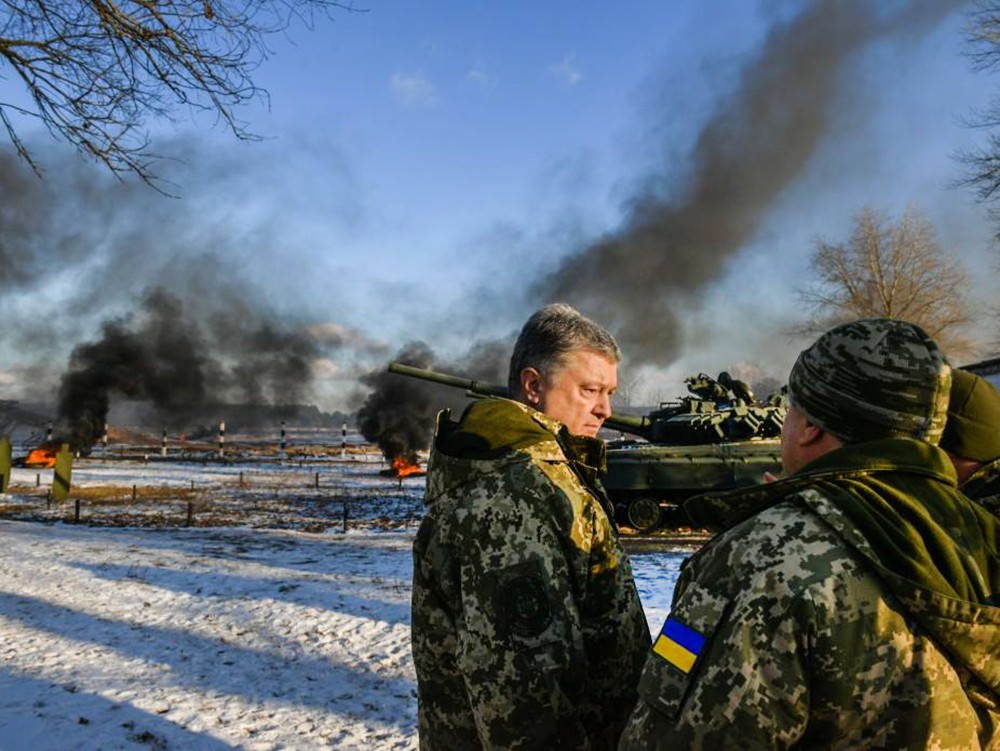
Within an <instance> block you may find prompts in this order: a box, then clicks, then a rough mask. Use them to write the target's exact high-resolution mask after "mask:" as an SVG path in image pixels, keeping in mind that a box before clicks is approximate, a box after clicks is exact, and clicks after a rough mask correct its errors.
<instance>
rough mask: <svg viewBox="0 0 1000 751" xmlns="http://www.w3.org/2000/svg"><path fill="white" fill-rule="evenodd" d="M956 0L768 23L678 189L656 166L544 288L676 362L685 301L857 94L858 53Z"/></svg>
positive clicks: (836, 1)
mask: <svg viewBox="0 0 1000 751" xmlns="http://www.w3.org/2000/svg"><path fill="white" fill-rule="evenodd" d="M961 4H962V3H960V2H958V1H957V0H909V1H908V2H900V3H895V4H890V3H876V2H870V1H869V0H819V1H818V2H812V3H808V4H807V5H806V7H805V10H804V11H802V12H801V13H800V14H799V15H798V16H797V17H795V18H793V19H792V20H791V21H789V22H787V23H784V24H782V25H779V26H776V27H775V28H774V29H773V30H772V31H771V32H770V34H769V36H768V37H767V39H766V40H765V42H764V44H763V46H762V48H761V51H760V53H759V54H758V55H757V57H756V59H754V60H752V61H751V62H750V63H749V64H748V65H747V66H746V68H745V69H744V70H743V72H742V75H741V76H740V80H739V84H738V86H737V88H736V90H735V92H734V93H733V94H732V95H731V96H730V97H728V99H727V100H725V101H723V102H722V103H721V104H720V106H719V107H718V109H717V111H716V113H715V115H714V116H713V117H712V118H711V119H710V120H709V121H708V122H707V123H706V125H705V126H704V128H703V129H702V131H701V133H700V135H699V136H698V139H697V142H696V145H695V146H694V150H693V154H692V155H691V171H690V175H688V176H687V177H686V179H685V185H684V190H683V191H681V195H680V197H673V196H676V195H677V191H672V188H673V179H668V178H665V177H659V176H655V175H654V176H653V177H650V178H649V179H648V180H646V181H645V182H644V183H643V190H642V191H641V192H639V193H638V194H637V195H635V196H634V197H633V198H632V199H631V201H630V204H629V209H628V212H627V218H626V220H625V222H624V226H623V227H622V228H621V229H620V230H619V231H617V232H614V233H612V234H609V235H607V236H605V237H603V238H601V239H600V240H599V241H598V242H596V243H594V244H593V245H592V246H591V247H588V248H586V249H584V250H583V251H582V252H580V253H578V254H576V255H574V256H572V257H570V258H568V259H566V260H565V262H563V263H562V264H561V266H560V268H559V269H557V271H556V272H555V273H554V274H552V275H551V276H550V277H549V278H548V279H547V280H545V282H544V283H542V284H541V285H539V287H538V289H537V290H536V292H537V296H538V298H539V299H540V300H541V301H544V302H547V301H549V300H562V299H565V300H566V301H567V302H570V303H572V304H574V305H577V306H578V307H580V308H581V309H584V310H586V311H587V312H588V313H590V314H592V315H593V316H594V317H595V318H596V319H597V320H599V321H601V322H602V323H604V324H605V325H608V326H611V327H613V329H614V330H615V331H616V332H617V334H618V337H619V341H620V344H621V345H622V348H623V350H624V351H626V352H627V353H628V355H629V358H630V359H631V360H632V361H633V362H646V363H654V364H660V365H662V364H667V363H669V362H671V361H672V360H673V359H675V358H676V357H677V355H678V354H679V349H680V345H681V341H680V336H681V334H680V326H679V320H678V315H679V314H680V313H681V311H680V310H679V306H680V305H681V304H683V302H682V301H685V300H691V299H692V298H693V293H697V292H698V291H700V290H701V289H702V288H703V287H704V286H706V285H707V284H708V283H710V282H712V281H713V280H715V279H716V278H717V277H718V276H719V275H720V274H721V272H722V271H723V267H724V265H725V264H726V262H727V261H729V260H730V259H731V258H732V257H733V256H734V254H735V253H736V252H737V251H739V250H740V249H741V248H742V247H743V246H744V245H745V243H746V242H747V241H748V240H750V239H751V237H752V235H753V234H754V232H755V231H756V230H757V229H758V227H759V226H760V224H761V221H762V219H763V218H764V217H765V216H766V214H767V210H768V209H769V208H770V207H771V205H772V204H773V203H774V202H775V200H776V199H777V198H778V197H779V195H780V194H781V192H782V191H783V190H784V189H785V188H786V187H788V186H789V185H790V184H791V183H792V182H793V181H794V180H795V179H796V178H797V177H798V176H800V175H801V174H802V172H803V170H804V168H805V167H806V165H807V163H808V162H809V159H810V158H811V157H812V156H813V154H815V153H816V151H817V149H818V148H819V146H820V145H821V144H822V143H823V140H824V136H825V135H826V134H827V133H828V130H829V126H830V124H831V122H832V120H833V119H834V117H835V116H836V115H838V114H842V111H843V110H844V109H846V108H848V107H850V106H852V102H851V99H850V95H851V93H852V88H855V87H858V86H859V85H860V84H859V82H858V80H857V79H856V78H855V79H853V80H852V79H851V77H850V75H849V74H850V72H851V70H850V63H851V62H852V61H853V60H854V59H855V58H856V55H857V54H858V53H859V52H860V51H862V50H863V49H864V47H865V46H866V45H868V44H870V43H872V42H875V41H879V40H883V39H888V38H892V37H901V36H904V35H913V34H918V33H921V32H923V31H926V30H927V29H928V28H931V27H932V26H933V25H934V24H936V23H938V22H939V21H941V20H942V19H943V18H945V17H946V16H947V15H948V14H949V13H950V12H951V11H952V10H953V9H955V8H956V7H959V6H960V5H961ZM679 114H680V115H681V116H683V114H682V113H679ZM664 169H665V168H664ZM668 196H671V197H668Z"/></svg>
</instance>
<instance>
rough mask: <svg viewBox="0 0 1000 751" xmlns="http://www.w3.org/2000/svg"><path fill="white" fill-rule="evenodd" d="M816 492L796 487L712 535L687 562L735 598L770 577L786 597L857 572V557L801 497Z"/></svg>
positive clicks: (701, 576)
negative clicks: (748, 585) (747, 586)
mask: <svg viewBox="0 0 1000 751" xmlns="http://www.w3.org/2000/svg"><path fill="white" fill-rule="evenodd" d="M817 492H818V491H816V490H815V489H812V488H808V487H806V488H800V489H799V490H797V491H795V492H794V493H791V494H789V495H787V496H786V497H784V498H782V499H780V500H778V501H777V502H776V503H774V504H773V505H771V506H769V507H767V508H765V509H763V510H761V511H760V512H758V513H757V514H754V515H753V516H751V517H750V518H749V519H746V520H745V521H743V522H741V523H740V524H737V525H736V526H734V527H732V528H731V529H729V530H727V531H725V532H723V533H721V534H719V535H717V536H716V537H715V538H713V539H712V540H711V542H709V543H708V545H706V546H705V548H703V549H702V551H700V552H699V553H698V554H697V555H696V556H695V558H694V559H692V563H693V564H694V565H695V567H696V572H697V575H698V576H699V577H700V578H705V579H712V578H718V580H719V581H722V582H725V583H726V586H727V587H728V588H731V589H733V591H734V593H735V592H736V591H737V590H739V589H740V588H741V587H743V586H745V583H746V582H747V581H754V580H757V579H759V578H760V577H772V576H773V577H774V578H775V580H776V581H779V582H781V583H782V585H781V590H782V591H783V592H785V593H786V594H789V595H791V594H794V593H796V592H799V591H802V590H804V589H805V588H807V587H811V586H813V585H815V584H816V583H817V582H823V581H825V580H827V579H829V578H830V577H833V576H839V575H840V574H841V573H842V572H843V571H845V570H849V569H851V570H853V569H857V568H858V566H859V564H860V561H859V559H858V558H857V556H856V554H855V553H854V552H853V551H852V550H851V549H850V547H849V546H847V545H845V544H844V541H843V539H842V538H841V537H840V536H839V535H838V534H837V533H836V532H835V530H834V529H833V528H831V527H830V526H829V525H828V524H827V523H826V522H825V520H823V519H822V518H821V517H819V516H817V515H816V514H815V513H814V512H813V511H812V510H811V509H810V508H809V507H808V506H807V505H806V503H805V502H804V498H803V495H807V494H816V493H817ZM692 573H695V572H692Z"/></svg>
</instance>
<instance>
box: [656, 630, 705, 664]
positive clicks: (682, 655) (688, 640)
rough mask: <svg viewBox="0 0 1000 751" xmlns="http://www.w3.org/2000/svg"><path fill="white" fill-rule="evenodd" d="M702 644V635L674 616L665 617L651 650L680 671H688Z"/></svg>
mask: <svg viewBox="0 0 1000 751" xmlns="http://www.w3.org/2000/svg"><path fill="white" fill-rule="evenodd" d="M704 646H705V637H704V636H702V635H701V634H699V633H698V632H697V631H695V630H694V629H693V628H691V627H690V626H685V625H684V624H683V623H681V622H680V621H678V620H675V619H674V618H667V622H666V623H664V624H663V628H662V629H661V630H660V635H659V636H657V637H656V641H655V642H653V651H654V652H656V654H658V655H659V656H660V657H662V658H663V659H664V660H666V661H667V662H669V663H670V664H671V665H673V666H674V667H675V668H677V669H678V670H680V671H681V672H682V673H690V672H691V668H693V667H694V663H695V661H696V660H697V659H698V655H700V654H701V650H702V647H704Z"/></svg>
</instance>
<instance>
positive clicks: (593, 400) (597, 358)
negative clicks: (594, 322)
mask: <svg viewBox="0 0 1000 751" xmlns="http://www.w3.org/2000/svg"><path fill="white" fill-rule="evenodd" d="M529 370H530V369H529ZM617 388H618V365H617V364H616V363H615V362H614V361H612V360H609V359H608V358H607V357H605V356H604V355H602V354H598V353H597V352H591V351H589V350H578V351H576V352H572V353H570V354H569V355H567V357H566V358H565V362H564V363H563V366H562V367H561V368H559V369H558V370H556V371H555V372H554V373H553V374H552V376H551V377H550V378H543V377H541V376H537V378H536V379H534V381H533V382H532V383H530V384H528V385H526V387H525V388H524V393H525V397H526V400H527V402H528V404H530V405H531V406H532V407H534V408H535V409H537V410H539V411H541V412H544V413H545V414H547V415H548V416H549V417H554V418H555V419H557V420H559V422H561V423H562V424H563V425H565V426H566V428H567V430H569V432H570V433H572V434H573V435H582V436H590V437H591V438H594V437H596V436H597V431H598V430H600V429H601V425H602V424H603V423H604V421H605V420H606V419H607V418H608V417H609V416H610V415H611V395H612V394H614V393H615V389H617Z"/></svg>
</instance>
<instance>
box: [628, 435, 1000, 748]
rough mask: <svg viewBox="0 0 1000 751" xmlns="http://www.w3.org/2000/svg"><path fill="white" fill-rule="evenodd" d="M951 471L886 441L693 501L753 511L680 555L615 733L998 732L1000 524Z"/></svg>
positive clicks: (999, 741) (907, 738) (838, 741)
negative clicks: (621, 727) (634, 697)
mask: <svg viewBox="0 0 1000 751" xmlns="http://www.w3.org/2000/svg"><path fill="white" fill-rule="evenodd" d="M955 482H956V480H955V473H954V469H953V468H952V466H951V463H950V462H949V460H948V458H947V455H946V454H945V453H944V452H942V451H940V450H939V449H937V448H935V447H933V446H930V445H929V444H926V443H921V442H918V441H910V440H906V439H890V440H886V441H873V442H871V443H867V444H857V445H855V446H849V447H845V448H843V449H839V450H838V451H835V452H831V453H830V454H828V455H827V456H826V457H824V458H822V459H820V460H817V462H814V463H813V464H811V465H809V466H808V467H806V468H805V469H804V470H803V471H802V472H800V473H799V474H797V475H795V476H793V477H791V478H789V479H788V480H784V481H781V482H778V483H774V484H773V485H769V486H763V487H761V488H757V489H753V490H750V491H744V492H742V493H730V494H720V495H717V496H715V497H713V498H708V499H702V500H701V501H699V502H697V503H693V504H692V506H691V508H692V509H693V510H694V511H696V512H698V513H700V514H702V518H701V521H703V522H704V521H706V519H707V518H709V517H710V518H712V519H714V520H715V521H716V522H717V523H718V524H719V525H721V526H723V527H726V526H727V521H728V522H732V521H734V520H737V521H738V520H739V519H743V521H741V522H739V523H736V524H735V526H729V527H728V529H726V531H724V532H723V533H722V534H720V535H719V536H718V537H716V538H714V539H713V540H712V541H711V542H710V543H709V544H708V545H706V546H705V547H704V548H703V549H702V550H700V551H699V552H698V553H697V554H696V555H695V556H694V557H692V558H691V559H690V560H689V561H688V562H687V564H686V566H685V568H684V571H683V574H682V577H681V580H680V581H679V583H678V586H677V589H676V591H675V599H674V603H673V608H672V610H671V613H670V616H669V618H668V621H667V624H665V627H664V630H663V632H662V633H661V635H656V636H655V637H654V646H653V650H652V652H651V655H650V658H649V660H648V662H647V664H646V668H645V670H644V672H643V676H642V679H641V681H640V687H639V693H640V701H639V704H638V706H637V708H636V711H635V713H634V714H633V716H632V718H631V720H630V723H629V726H628V727H627V728H626V731H625V734H624V736H623V739H622V744H621V748H623V749H652V748H660V749H729V748H732V749H787V748H809V749H866V748H883V749H939V750H942V751H943V750H945V749H952V750H954V751H959V750H960V749H961V750H962V751H967V750H969V749H984V748H997V747H1000V729H998V723H1000V607H997V606H998V605H1000V554H998V549H997V547H998V537H1000V533H998V530H997V525H996V523H995V522H996V520H995V519H994V518H993V517H991V516H990V515H989V514H987V513H985V512H984V511H983V510H982V509H981V508H979V507H977V506H976V505H975V504H973V503H971V502H969V501H968V499H966V498H965V497H964V496H963V495H961V493H959V492H958V491H957V488H956V487H955ZM689 503H692V502H689ZM727 516H728V519H727Z"/></svg>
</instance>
